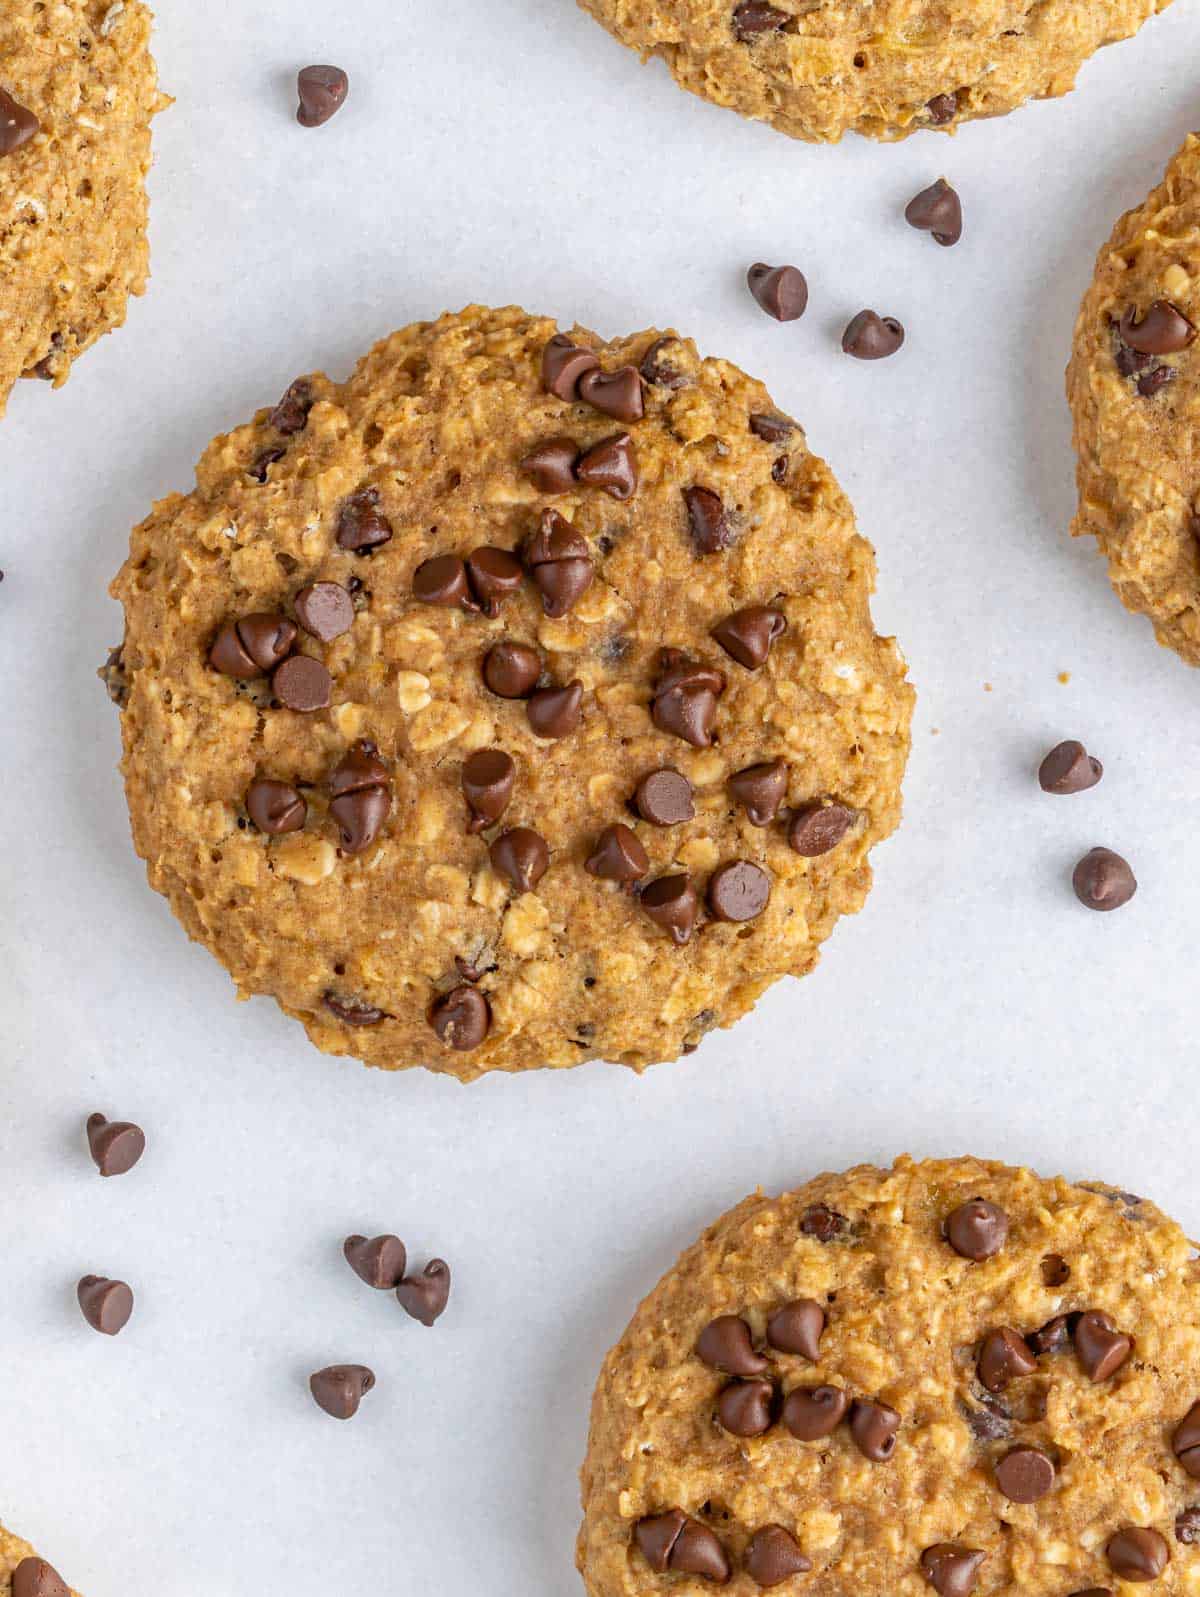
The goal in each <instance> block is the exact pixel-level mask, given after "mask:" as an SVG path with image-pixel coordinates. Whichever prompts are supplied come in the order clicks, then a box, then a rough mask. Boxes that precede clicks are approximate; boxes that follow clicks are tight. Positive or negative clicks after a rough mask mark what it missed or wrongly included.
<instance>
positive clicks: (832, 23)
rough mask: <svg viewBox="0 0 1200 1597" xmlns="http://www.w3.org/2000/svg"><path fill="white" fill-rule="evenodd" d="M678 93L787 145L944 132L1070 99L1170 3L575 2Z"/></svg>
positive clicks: (1059, 0)
mask: <svg viewBox="0 0 1200 1597" xmlns="http://www.w3.org/2000/svg"><path fill="white" fill-rule="evenodd" d="M579 3H580V4H581V5H582V6H583V8H584V10H585V11H590V12H591V14H592V15H593V16H594V17H595V18H596V19H597V21H599V22H601V23H602V24H603V25H604V27H606V28H607V29H608V31H609V32H610V33H612V34H614V35H615V36H616V37H617V38H618V39H619V40H620V41H621V43H622V44H627V45H629V46H631V47H632V48H633V49H635V50H637V51H638V52H639V53H640V54H641V55H642V57H643V58H645V57H648V56H659V57H661V58H662V59H663V60H664V61H665V62H666V64H667V66H668V67H669V68H670V70H671V74H672V76H673V77H674V78H675V81H676V82H677V83H678V84H679V85H680V87H681V88H684V89H688V90H689V91H690V92H691V93H692V94H698V95H700V96H701V98H702V99H705V100H712V101H713V102H714V103H715V104H717V105H724V106H729V107H730V108H731V109H732V110H734V111H740V112H741V114H742V115H743V116H748V117H753V118H754V119H755V120H757V121H761V122H770V123H772V124H773V126H775V127H777V128H779V129H780V131H781V132H783V133H788V134H790V135H791V136H792V137H793V138H798V139H809V140H811V141H813V142H815V143H829V142H835V141H836V140H838V139H840V138H841V136H842V134H843V133H845V132H847V131H851V132H855V133H863V134H866V135H868V136H869V137H870V138H874V139H902V138H906V137H907V136H908V134H910V133H914V132H916V131H918V130H919V129H921V128H937V129H941V130H942V131H945V132H950V131H953V129H954V128H955V126H956V125H957V124H958V123H960V122H966V121H970V120H971V119H973V118H975V117H985V116H1001V115H1003V114H1004V113H1005V112H1007V111H1012V110H1014V109H1015V108H1016V107H1017V106H1019V105H1023V104H1024V103H1025V101H1026V100H1030V99H1045V98H1048V97H1051V96H1054V95H1060V94H1066V93H1067V92H1068V91H1069V90H1070V89H1071V88H1072V87H1073V86H1074V82H1075V75H1076V73H1077V72H1078V70H1079V68H1080V67H1081V66H1082V65H1083V63H1084V62H1085V61H1086V60H1087V59H1088V57H1089V56H1091V55H1092V54H1094V52H1095V51H1096V50H1098V49H1099V48H1100V46H1101V45H1105V44H1111V43H1112V42H1113V41H1114V40H1117V39H1124V38H1126V37H1128V36H1129V35H1130V34H1132V33H1135V32H1136V31H1137V29H1138V28H1139V27H1140V26H1141V25H1142V23H1143V22H1145V21H1146V20H1147V19H1148V18H1149V17H1152V16H1154V15H1155V14H1156V13H1157V12H1159V11H1163V10H1165V9H1166V6H1167V5H1168V4H1169V3H1170V0H579Z"/></svg>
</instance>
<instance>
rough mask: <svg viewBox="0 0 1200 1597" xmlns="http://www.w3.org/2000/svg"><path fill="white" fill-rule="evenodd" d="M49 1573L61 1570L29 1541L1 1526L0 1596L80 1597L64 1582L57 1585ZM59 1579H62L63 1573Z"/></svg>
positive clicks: (53, 1573)
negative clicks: (46, 1561)
mask: <svg viewBox="0 0 1200 1597" xmlns="http://www.w3.org/2000/svg"><path fill="white" fill-rule="evenodd" d="M22 1565H24V1566H25V1567H24V1569H22V1568H21V1566H22ZM47 1569H48V1570H49V1575H47V1573H46V1570H47ZM18 1570H21V1573H20V1574H18V1573H17V1571H18ZM50 1576H58V1571H57V1570H55V1569H54V1568H53V1566H52V1565H44V1561H43V1560H42V1559H39V1557H38V1555H37V1554H36V1553H35V1552H34V1550H33V1548H32V1547H31V1546H30V1545H29V1543H28V1542H26V1541H22V1540H21V1538H20V1537H19V1536H14V1535H13V1534H12V1532H11V1531H7V1530H5V1528H4V1526H3V1525H0V1597H79V1593H78V1592H77V1591H74V1590H71V1589H70V1588H68V1587H67V1585H66V1584H65V1583H62V1584H60V1585H59V1586H57V1587H56V1586H55V1584H54V1582H53V1580H51V1579H50ZM58 1579H59V1581H60V1582H62V1577H61V1576H58Z"/></svg>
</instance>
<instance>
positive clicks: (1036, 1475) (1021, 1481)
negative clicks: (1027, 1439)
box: [996, 1447, 1055, 1503]
mask: <svg viewBox="0 0 1200 1597" xmlns="http://www.w3.org/2000/svg"><path fill="white" fill-rule="evenodd" d="M1054 1474H1055V1471H1054V1465H1053V1463H1052V1462H1051V1460H1050V1459H1048V1458H1047V1457H1046V1455H1045V1453H1043V1452H1041V1451H1040V1450H1039V1449H1038V1448H1036V1447H1014V1448H1013V1449H1012V1450H1011V1451H1010V1452H1007V1453H1005V1455H1004V1457H1003V1458H1002V1459H1000V1460H999V1462H998V1463H997V1465H996V1485H997V1486H998V1487H999V1488H1000V1490H1001V1491H1002V1492H1003V1493H1004V1495H1005V1497H1007V1498H1008V1500H1009V1502H1010V1503H1036V1502H1037V1501H1038V1499H1039V1498H1041V1497H1045V1495H1046V1493H1047V1492H1048V1491H1050V1489H1051V1488H1052V1487H1053V1485H1054Z"/></svg>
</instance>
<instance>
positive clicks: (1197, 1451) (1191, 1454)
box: [1171, 1402, 1200, 1480]
mask: <svg viewBox="0 0 1200 1597" xmlns="http://www.w3.org/2000/svg"><path fill="white" fill-rule="evenodd" d="M1171 1449H1172V1451H1173V1452H1174V1454H1175V1457H1176V1458H1177V1459H1178V1460H1179V1462H1180V1463H1181V1464H1182V1465H1183V1467H1184V1469H1185V1470H1186V1471H1187V1472H1188V1474H1189V1475H1191V1476H1192V1477H1193V1478H1194V1479H1196V1480H1200V1402H1197V1403H1193V1404H1192V1406H1191V1408H1190V1409H1188V1411H1187V1413H1186V1414H1185V1415H1184V1416H1183V1418H1182V1419H1181V1420H1180V1422H1179V1424H1178V1425H1177V1426H1176V1427H1175V1429H1174V1431H1173V1432H1172V1434H1171Z"/></svg>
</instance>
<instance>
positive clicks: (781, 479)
mask: <svg viewBox="0 0 1200 1597" xmlns="http://www.w3.org/2000/svg"><path fill="white" fill-rule="evenodd" d="M790 464H791V460H790V458H789V456H787V455H780V457H779V459H778V460H776V461H775V462H774V464H773V465H772V467H771V481H772V482H777V483H779V484H781V485H782V484H783V483H785V482H786V481H787V474H788V467H789V465H790Z"/></svg>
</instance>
